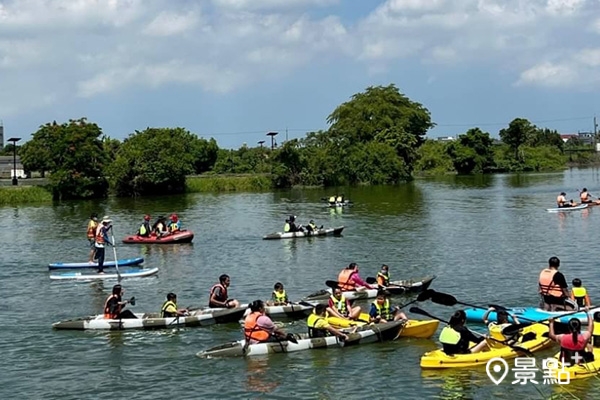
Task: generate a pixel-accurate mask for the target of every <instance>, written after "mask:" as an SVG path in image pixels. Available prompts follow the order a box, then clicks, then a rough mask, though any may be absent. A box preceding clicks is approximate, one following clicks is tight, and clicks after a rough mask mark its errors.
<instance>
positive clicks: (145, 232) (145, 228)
mask: <svg viewBox="0 0 600 400" xmlns="http://www.w3.org/2000/svg"><path fill="white" fill-rule="evenodd" d="M151 233H152V228H151V227H150V216H149V215H148V214H146V215H144V222H142V225H141V226H140V229H138V231H137V235H138V236H143V237H148V236H150V234H151Z"/></svg>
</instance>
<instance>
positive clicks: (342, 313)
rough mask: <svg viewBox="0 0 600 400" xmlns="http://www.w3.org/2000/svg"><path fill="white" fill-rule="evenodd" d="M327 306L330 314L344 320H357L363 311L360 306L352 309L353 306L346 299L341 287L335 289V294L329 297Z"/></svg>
mask: <svg viewBox="0 0 600 400" xmlns="http://www.w3.org/2000/svg"><path fill="white" fill-rule="evenodd" d="M327 306H328V307H327V312H328V313H329V314H331V315H335V316H336V317H338V318H343V319H352V320H357V319H358V317H359V316H360V313H361V311H362V310H361V309H360V307H359V306H356V307H352V304H351V303H350V301H349V300H348V299H346V297H344V294H343V293H342V289H340V288H339V287H337V288H335V289H333V294H332V295H331V297H329V303H328V304H327Z"/></svg>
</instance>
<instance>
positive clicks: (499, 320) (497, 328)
mask: <svg viewBox="0 0 600 400" xmlns="http://www.w3.org/2000/svg"><path fill="white" fill-rule="evenodd" d="M494 311H495V312H496V321H490V319H489V316H490V313H491V312H494ZM509 318H511V319H512V322H510V320H509ZM482 319H483V323H484V324H485V325H487V327H488V332H489V334H490V337H491V338H492V339H494V340H491V341H490V342H489V343H488V344H489V345H490V347H502V346H504V345H503V344H502V343H509V344H512V343H515V342H516V339H517V337H516V335H515V336H513V337H506V336H504V334H503V333H502V331H503V330H504V328H506V327H508V326H511V325H512V324H519V323H520V322H519V319H518V318H517V317H516V316H515V315H514V314H509V313H508V312H506V311H505V310H496V308H495V307H490V308H488V309H487V311H486V312H485V313H484V314H483V317H482ZM498 342H502V343H498Z"/></svg>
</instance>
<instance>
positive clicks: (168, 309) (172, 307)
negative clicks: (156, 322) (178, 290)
mask: <svg viewBox="0 0 600 400" xmlns="http://www.w3.org/2000/svg"><path fill="white" fill-rule="evenodd" d="M186 315H190V313H189V312H188V310H187V308H177V295H176V294H175V293H169V294H167V301H165V302H164V303H163V305H162V307H161V308H160V317H161V318H170V317H185V316H186Z"/></svg>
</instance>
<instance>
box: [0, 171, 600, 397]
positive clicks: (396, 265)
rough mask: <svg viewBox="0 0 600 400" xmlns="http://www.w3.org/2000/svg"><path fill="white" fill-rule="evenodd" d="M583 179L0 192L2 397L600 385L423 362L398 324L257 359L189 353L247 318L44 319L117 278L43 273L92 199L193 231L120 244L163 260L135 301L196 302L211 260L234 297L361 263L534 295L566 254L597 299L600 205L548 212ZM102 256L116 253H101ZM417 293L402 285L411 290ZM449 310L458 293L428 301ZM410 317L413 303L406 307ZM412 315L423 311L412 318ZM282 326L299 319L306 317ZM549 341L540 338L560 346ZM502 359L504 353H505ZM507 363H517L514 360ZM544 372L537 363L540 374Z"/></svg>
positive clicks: (427, 344) (220, 339)
mask: <svg viewBox="0 0 600 400" xmlns="http://www.w3.org/2000/svg"><path fill="white" fill-rule="evenodd" d="M583 186H587V187H588V188H589V189H590V191H591V193H594V191H595V190H597V191H598V193H599V194H600V174H599V172H598V170H596V169H571V170H567V171H564V172H561V173H552V174H530V175H529V174H526V175H493V176H473V177H455V176H449V177H443V178H431V179H419V180H416V181H415V182H412V183H410V184H405V185H400V186H393V187H391V186H388V187H359V188H345V189H344V192H345V195H346V197H347V198H350V199H351V200H353V201H354V202H355V206H354V207H352V208H349V209H344V210H343V211H339V210H335V209H329V208H326V207H323V204H322V203H321V201H320V199H321V198H322V197H328V196H329V195H330V194H331V192H332V191H326V190H290V191H278V192H273V193H227V194H190V195H186V196H174V197H161V198H152V199H109V200H106V201H103V202H92V201H88V202H81V201H80V202H65V203H60V204H56V205H54V206H22V207H21V206H19V207H4V208H0V219H1V220H2V221H3V222H4V229H2V230H1V231H0V242H1V243H2V251H1V252H0V282H2V284H1V285H2V286H1V287H2V293H3V295H4V301H3V302H2V305H1V306H0V307H1V310H2V313H1V314H0V318H1V323H2V325H1V326H2V328H1V329H0V343H1V345H0V346H1V347H2V363H1V364H0V398H3V399H8V398H13V399H14V398H22V399H33V398H62V399H96V398H136V399H157V398H178V399H194V398H203V399H217V398H227V399H247V398H270V399H271V398H272V399H284V398H285V399H339V398H345V399H360V398H366V397H369V398H382V399H383V398H409V399H414V398H420V399H423V398H443V399H486V398H495V399H514V398H517V397H519V398H520V397H521V396H526V397H528V398H548V397H549V396H550V395H552V394H559V395H560V394H565V393H567V392H566V390H568V391H570V392H572V393H574V394H577V396H579V397H580V398H598V396H600V381H598V380H597V379H594V378H592V379H588V380H585V381H582V382H577V383H572V384H571V385H569V386H568V387H567V388H566V389H565V388H561V387H558V386H554V387H552V386H549V385H542V384H541V379H539V381H540V384H538V385H535V384H528V385H524V386H523V385H512V384H511V382H510V380H511V379H507V380H505V381H504V382H503V383H501V384H500V385H499V386H496V385H494V384H493V383H492V382H491V381H490V380H489V379H488V377H487V375H486V373H485V368H472V369H463V370H454V371H434V372H428V371H422V370H421V368H420V367H419V358H420V356H421V355H422V354H423V353H424V352H425V351H428V350H433V349H435V348H436V346H437V342H436V341H435V339H437V334H436V335H435V336H434V338H433V340H420V339H403V340H399V341H396V342H392V343H384V344H373V345H366V346H362V347H354V348H347V349H331V350H324V351H307V352H300V353H294V354H287V355H286V354H278V355H273V356H270V357H256V358H252V359H208V360H207V359H199V358H197V357H196V356H195V354H196V352H198V351H200V350H202V349H206V348H208V347H212V346H214V345H218V344H221V343H224V342H227V341H230V340H236V339H239V338H240V336H241V334H240V330H239V326H236V325H228V326H213V327H207V328H188V329H174V330H170V331H144V332H133V331H128V332H109V333H107V332H69V331H53V330H52V328H51V324H52V323H53V322H56V321H59V320H62V319H68V318H73V317H79V316H86V315H91V314H96V313H100V312H101V309H102V305H103V302H104V300H105V298H106V297H107V296H108V295H109V293H110V289H111V287H112V285H113V284H114V283H115V282H104V283H102V282H95V283H74V282H56V281H50V279H49V277H48V270H47V267H46V265H47V264H48V263H49V262H57V261H65V262H74V261H84V260H86V259H87V251H88V247H87V241H86V239H85V228H86V223H87V217H88V216H89V214H90V213H91V212H93V211H96V212H98V214H99V215H105V214H106V215H109V216H110V217H111V218H112V219H113V220H114V221H115V232H116V235H117V236H118V237H122V236H124V235H126V234H128V233H131V232H134V231H135V230H136V228H137V225H138V222H140V220H141V216H142V215H143V214H145V213H150V214H152V216H153V217H155V216H157V215H159V214H164V215H169V214H170V213H171V212H173V211H177V212H178V214H179V216H180V218H181V219H182V221H183V224H184V227H185V228H188V229H191V230H193V231H194V232H195V233H196V237H195V239H194V243H193V244H191V245H165V246H144V245H123V244H119V245H118V246H117V252H118V256H119V258H127V257H135V256H140V255H141V256H143V257H145V258H146V262H145V264H146V266H148V267H155V266H156V267H159V268H160V272H159V275H158V276H155V277H150V278H143V279H132V280H125V281H123V285H124V287H125V289H126V294H125V297H129V296H132V295H134V296H135V297H136V299H137V305H136V306H135V307H132V309H134V310H135V311H138V312H149V311H158V310H159V308H160V305H161V304H162V302H163V301H164V297H165V295H166V293H168V292H171V291H173V292H176V293H177V294H178V300H179V303H180V305H181V306H189V305H202V304H205V303H206V302H207V298H208V290H209V288H210V287H211V286H212V284H214V283H215V282H216V280H217V278H218V276H219V275H220V274H222V273H228V274H229V275H230V276H231V280H232V286H231V296H233V297H235V298H238V299H240V300H241V301H243V302H250V301H252V300H254V299H257V298H263V299H266V298H268V297H269V295H270V292H271V290H272V286H273V284H274V283H275V282H276V281H281V282H283V283H284V284H285V286H286V289H287V292H288V295H289V296H290V297H291V298H292V299H299V298H301V297H302V296H304V295H307V294H309V293H312V292H314V291H316V290H318V289H321V288H323V287H324V281H325V280H327V279H335V278H336V277H337V274H338V272H339V270H340V269H341V268H343V267H344V266H346V265H347V264H348V263H350V262H353V261H354V262H357V263H359V265H360V267H361V275H362V276H363V278H364V277H366V276H374V275H375V274H376V272H377V269H378V267H379V266H380V265H381V264H382V263H387V264H389V265H390V267H391V274H392V279H402V278H411V277H415V278H418V277H422V276H425V275H429V274H435V275H437V279H436V280H435V281H434V283H433V285H432V288H434V289H436V290H438V291H442V292H446V293H450V294H452V295H454V296H456V297H457V298H458V299H459V300H461V301H464V302H470V303H475V304H483V305H485V304H489V303H497V304H504V305H509V306H511V305H512V306H533V305H536V304H537V300H538V298H537V295H536V283H537V276H538V273H539V270H540V269H541V268H543V267H544V266H545V265H546V262H547V260H548V258H549V257H551V256H554V255H556V256H558V257H559V258H560V259H561V261H562V264H561V270H562V271H563V272H564V273H565V275H566V277H567V280H568V281H569V282H570V281H571V280H572V279H573V278H575V277H579V278H580V279H582V280H583V282H584V285H585V286H586V287H587V288H588V291H589V292H590V295H591V297H592V301H594V300H597V299H598V298H600V295H599V294H598V293H599V291H598V289H599V281H598V280H597V279H596V278H597V273H596V269H597V267H598V266H597V264H598V260H599V258H600V248H599V247H598V246H597V241H598V237H597V232H598V228H599V227H600V207H598V209H595V208H594V209H589V210H583V211H577V212H573V213H564V214H563V213H559V214H557V213H548V212H546V211H545V208H547V207H553V206H554V199H555V197H556V195H557V193H558V192H560V191H562V190H564V191H566V192H568V193H569V196H570V197H573V198H576V196H577V193H576V189H580V188H582V187H583ZM289 214H295V215H297V216H298V219H299V221H300V222H301V223H306V222H308V220H309V219H311V218H313V219H315V221H316V222H317V224H319V225H321V224H323V225H325V226H338V225H344V226H345V227H346V229H345V230H344V235H343V236H342V237H327V238H311V239H300V240H295V241H293V240H280V241H263V240H261V237H262V236H263V235H265V234H267V233H270V232H274V231H280V230H281V229H282V227H283V221H284V219H285V218H286V216H287V215H289ZM107 258H108V259H112V253H111V252H110V251H109V252H108V254H107ZM408 300H410V299H409V298H399V299H397V301H399V302H405V301H408ZM420 307H421V308H423V309H425V310H427V311H429V312H430V313H432V314H434V315H438V316H440V317H442V318H448V317H449V316H450V315H451V313H452V312H453V311H454V310H455V308H449V307H443V306H439V305H434V304H431V303H430V302H426V303H421V304H420ZM414 317H416V318H419V316H414ZM421 318H422V317H421ZM285 328H286V329H287V330H289V331H295V332H301V331H305V329H306V328H305V326H304V325H303V323H302V322H296V323H292V324H288V325H287V326H286V327H285ZM555 351H556V348H553V349H551V350H548V351H546V352H545V353H541V354H540V356H539V358H538V359H539V360H541V358H542V357H547V356H550V355H552V354H553V353H554V352H555ZM511 365H512V364H511ZM509 377H510V375H509ZM541 377H542V375H541V373H540V375H538V378H541Z"/></svg>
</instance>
